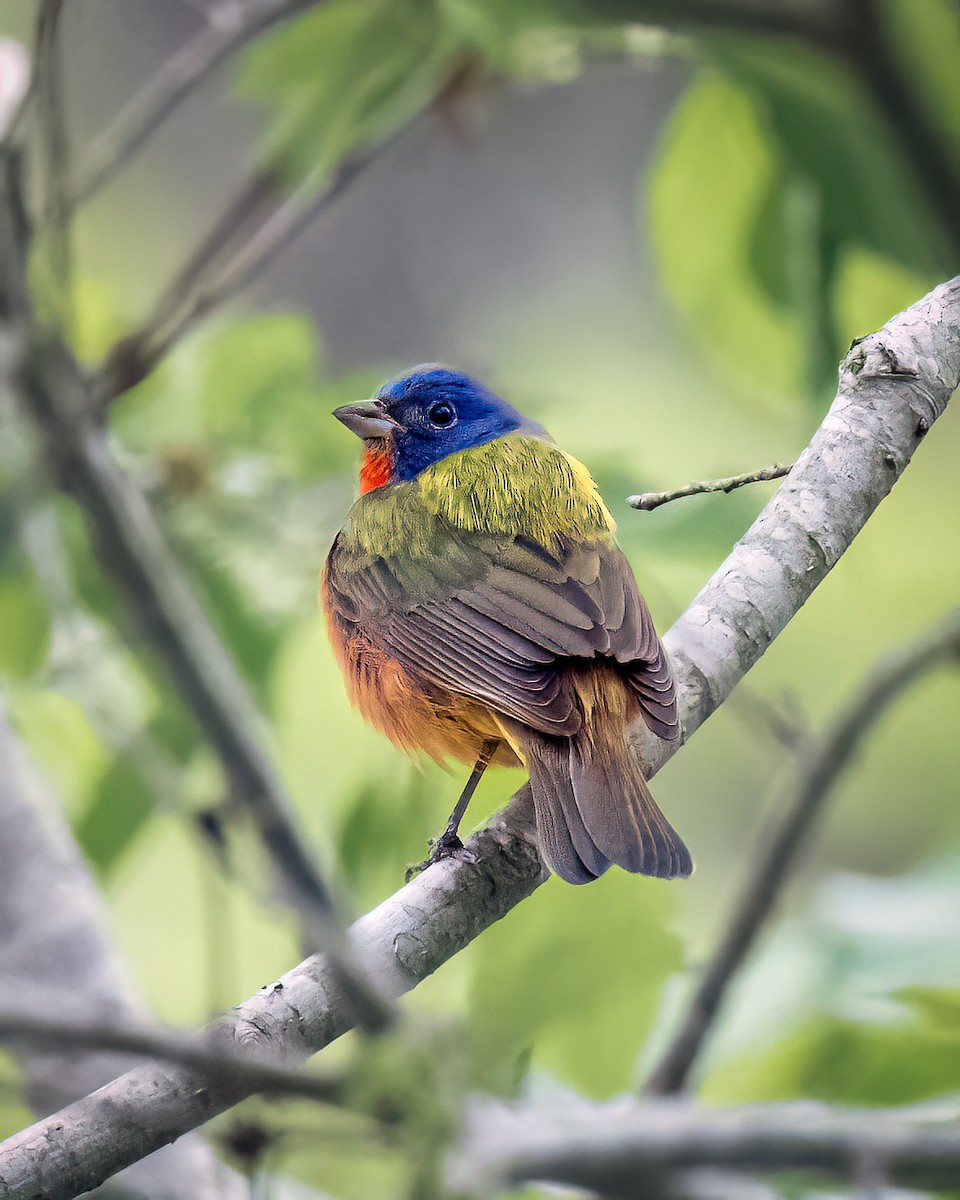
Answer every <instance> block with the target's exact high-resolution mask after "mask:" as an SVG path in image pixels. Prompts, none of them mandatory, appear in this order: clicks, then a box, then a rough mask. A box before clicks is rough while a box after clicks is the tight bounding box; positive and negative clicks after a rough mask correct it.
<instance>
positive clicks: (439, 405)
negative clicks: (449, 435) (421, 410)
mask: <svg viewBox="0 0 960 1200" xmlns="http://www.w3.org/2000/svg"><path fill="white" fill-rule="evenodd" d="M427 416H428V417H429V418H430V422H431V424H433V425H436V426H438V428H440V429H443V428H444V426H446V425H452V424H453V423H454V421H455V420H456V419H457V414H456V413H455V412H454V411H453V405H452V404H448V403H447V402H446V400H438V401H437V402H436V404H431V405H430V407H429V408H428V409H427Z"/></svg>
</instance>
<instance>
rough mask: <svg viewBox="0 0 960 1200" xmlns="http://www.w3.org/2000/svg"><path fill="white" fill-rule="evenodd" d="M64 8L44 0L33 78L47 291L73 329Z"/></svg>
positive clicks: (62, 321)
mask: <svg viewBox="0 0 960 1200" xmlns="http://www.w3.org/2000/svg"><path fill="white" fill-rule="evenodd" d="M62 14H63V0H40V6H39V8H38V10H37V34H36V52H35V67H34V78H35V87H36V103H37V117H38V123H39V128H40V158H41V163H42V168H43V185H44V192H43V200H42V202H41V205H40V217H41V230H40V232H41V239H40V245H41V248H42V249H43V250H44V251H45V259H46V261H47V263H48V264H49V277H48V279H47V285H48V286H47V291H48V295H47V296H45V299H46V300H47V303H48V305H49V308H50V311H51V312H52V313H53V315H54V320H55V323H56V324H57V326H58V327H59V328H60V329H69V328H70V282H71V271H70V236H69V221H70V214H69V211H68V207H67V197H66V178H67V171H68V170H69V155H68V142H67V130H66V116H65V105H64V97H63V69H62V63H61V56H62V46H61V41H62V38H61V36H60V19H61V16H62Z"/></svg>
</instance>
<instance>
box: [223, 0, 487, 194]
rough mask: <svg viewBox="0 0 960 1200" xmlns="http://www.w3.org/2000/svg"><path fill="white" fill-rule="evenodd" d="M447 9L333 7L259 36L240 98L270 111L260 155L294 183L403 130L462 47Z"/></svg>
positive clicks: (395, 0)
mask: <svg viewBox="0 0 960 1200" xmlns="http://www.w3.org/2000/svg"><path fill="white" fill-rule="evenodd" d="M446 7H447V6H445V5H442V4H431V3H424V2H423V0H339V3H337V2H335V3H331V4H326V5H323V6H321V7H319V8H317V9H315V10H313V11H312V12H308V13H306V14H305V15H304V16H302V17H300V18H299V19H298V20H296V21H291V22H289V23H288V24H286V25H284V26H282V27H281V28H280V29H278V30H277V31H276V32H275V33H273V34H272V35H271V36H269V37H266V38H262V39H260V40H259V41H258V43H257V44H256V45H255V46H254V48H253V50H252V51H251V52H250V53H249V54H248V56H247V58H246V60H245V61H244V63H243V66H242V67H241V69H240V72H239V74H238V77H237V92H238V93H239V95H241V96H243V97H245V98H247V99H252V100H256V101H259V102H260V103H262V104H264V105H266V106H267V107H268V108H269V109H270V110H271V111H272V113H273V121H272V124H271V128H270V132H269V134H268V139H267V147H266V154H265V157H266V158H267V159H268V160H269V161H270V162H272V163H276V164H279V165H280V166H281V167H282V168H283V169H285V170H286V171H288V172H289V173H290V174H291V175H292V176H293V177H295V178H302V177H305V176H311V175H315V174H319V173H320V172H322V170H323V169H324V168H326V167H329V166H332V165H333V164H334V163H335V162H337V161H338V160H339V159H340V158H341V157H342V156H343V155H344V154H345V153H346V152H347V151H349V150H350V149H351V148H352V147H354V146H356V145H357V144H358V143H360V142H363V141H367V140H375V139H378V138H381V137H384V136H386V135H387V134H388V133H389V132H391V131H392V130H393V129H396V128H399V127H400V126H402V125H404V124H405V123H406V122H407V121H408V120H410V118H411V117H412V116H413V115H414V114H415V113H417V112H418V111H420V110H421V109H422V108H423V107H424V106H425V105H426V104H427V103H428V102H429V101H430V100H431V99H432V97H433V96H434V95H436V93H437V92H438V90H439V89H440V86H441V85H442V83H443V80H444V78H445V76H446V75H448V74H449V73H450V71H451V68H452V66H453V65H454V63H455V61H456V57H457V55H458V54H461V53H462V52H463V50H464V40H463V37H462V35H461V33H460V32H459V30H458V28H457V23H456V21H451V20H450V19H445V15H446V14H445V11H444V10H445V9H446ZM451 7H454V8H455V6H451Z"/></svg>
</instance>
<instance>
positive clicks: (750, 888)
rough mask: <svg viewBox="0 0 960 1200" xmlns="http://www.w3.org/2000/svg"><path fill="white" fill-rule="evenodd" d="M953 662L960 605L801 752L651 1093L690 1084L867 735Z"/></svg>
mask: <svg viewBox="0 0 960 1200" xmlns="http://www.w3.org/2000/svg"><path fill="white" fill-rule="evenodd" d="M950 660H956V661H960V608H957V609H954V610H953V611H952V612H951V613H950V614H949V615H948V616H947V617H946V618H945V619H944V620H943V621H940V622H939V623H938V624H937V625H935V626H934V627H933V629H930V630H928V631H926V632H925V633H924V634H922V635H921V636H920V637H919V638H916V639H914V640H912V641H910V642H908V643H907V644H906V645H905V646H903V647H901V648H900V649H899V650H896V651H894V652H893V653H892V654H889V655H887V656H886V657H885V658H883V659H881V661H880V662H879V663H877V665H876V666H875V667H874V669H873V671H872V672H871V674H870V676H869V677H868V679H867V681H866V683H865V684H864V685H863V687H862V688H861V689H860V691H858V692H857V694H856V695H855V696H854V697H853V699H852V701H851V702H850V703H849V704H848V706H847V707H846V708H845V709H844V710H843V711H842V712H841V713H840V714H839V716H838V717H837V718H836V719H835V720H834V722H833V723H832V725H831V727H830V729H829V730H828V731H827V733H826V734H825V735H824V737H823V739H822V740H821V742H820V744H819V745H815V746H812V747H810V748H809V749H808V751H807V752H806V753H803V754H801V755H800V757H799V762H800V769H799V771H798V774H797V777H796V779H795V780H794V782H793V784H792V786H791V788H790V793H789V796H788V799H787V801H786V804H785V806H784V811H783V812H782V814H778V816H777V818H776V824H775V827H774V828H773V829H772V830H771V831H770V833H769V834H768V835H767V836H766V838H765V839H764V846H765V848H764V849H763V851H762V852H761V853H760V855H759V856H758V858H757V859H756V861H755V864H754V865H753V866H752V867H751V868H750V869H749V874H748V877H747V882H746V886H745V888H744V889H743V892H742V894H741V896H740V899H739V901H738V902H737V906H736V908H735V910H734V913H733V916H732V918H731V919H730V920H729V921H727V922H725V924H724V927H723V935H722V938H721V941H720V945H719V946H718V947H717V949H716V951H715V952H714V954H713V957H712V958H711V960H710V962H709V963H708V965H707V968H706V970H705V971H704V973H703V975H702V977H701V979H700V981H699V983H698V984H697V985H696V988H695V990H694V993H693V996H692V998H691V999H690V1001H689V1003H688V1004H687V1007H686V1010H685V1013H684V1015H683V1017H682V1019H681V1021H680V1024H679V1027H678V1029H677V1032H676V1034H675V1035H674V1037H673V1038H672V1040H671V1042H670V1044H669V1046H668V1047H667V1049H666V1051H665V1052H664V1055H663V1057H662V1058H661V1060H660V1062H659V1064H658V1065H657V1067H656V1068H655V1069H654V1071H653V1072H652V1074H651V1075H650V1078H649V1080H648V1081H647V1084H646V1087H645V1090H646V1091H647V1092H648V1093H649V1094H651V1095H666V1094H669V1093H671V1092H678V1091H681V1090H682V1089H683V1088H684V1086H685V1085H686V1083H687V1081H688V1079H689V1077H690V1072H691V1071H692V1069H693V1066H694V1064H695V1062H696V1060H697V1057H698V1055H699V1053H700V1051H701V1050H702V1048H703V1046H704V1044H705V1042H706V1040H707V1037H708V1035H709V1033H710V1031H711V1029H712V1028H713V1025H714V1022H715V1021H716V1018H717V1014H718V1013H719V1011H720V1008H721V1006H722V1004H723V1001H724V999H725V997H726V994H727V990H728V989H729V987H730V984H731V982H732V981H733V978H734V976H735V975H736V972H737V971H738V969H739V968H740V967H741V966H742V964H743V962H744V959H745V958H746V956H747V954H748V953H749V952H750V949H751V947H752V946H753V944H754V943H755V941H756V939H757V936H758V934H759V933H760V930H761V929H762V928H763V926H764V924H765V923H766V922H767V921H768V920H769V919H770V917H771V915H772V913H773V911H774V908H775V906H776V903H777V900H778V899H779V896H780V893H781V892H782V891H783V888H784V887H785V886H786V883H787V880H788V878H789V876H790V871H791V869H792V868H793V866H794V864H795V862H796V860H797V857H798V856H799V854H800V852H801V851H802V850H803V848H804V846H805V845H806V843H807V840H808V838H809V836H810V833H811V830H812V828H813V826H814V823H815V822H816V819H817V817H818V816H819V815H820V813H821V812H822V810H823V807H824V804H825V803H826V800H827V798H828V796H829V794H830V791H831V789H832V787H833V786H834V784H835V783H836V781H837V779H838V777H839V776H840V774H841V772H842V771H843V770H844V768H845V767H846V766H847V765H848V764H849V762H850V760H851V758H852V757H853V755H854V754H855V753H856V751H857V749H858V747H859V746H860V744H861V743H862V741H863V739H864V737H865V736H866V735H867V734H868V733H869V732H870V730H871V729H872V728H873V727H874V725H875V724H876V723H877V722H878V721H879V720H880V719H881V718H882V717H883V716H884V714H885V713H886V711H887V709H888V708H889V707H890V705H891V704H892V703H893V702H894V701H895V700H896V699H897V698H898V697H899V696H900V695H902V693H903V692H904V691H906V690H907V688H909V687H911V686H912V685H913V684H914V683H916V681H917V680H918V679H919V678H921V677H922V676H923V675H924V674H926V672H928V671H930V670H932V669H933V668H935V667H937V666H939V665H940V664H941V663H943V662H945V661H950Z"/></svg>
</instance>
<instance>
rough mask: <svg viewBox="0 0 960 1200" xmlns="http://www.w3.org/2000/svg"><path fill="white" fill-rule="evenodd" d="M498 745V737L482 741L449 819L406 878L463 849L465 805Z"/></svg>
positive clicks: (471, 796)
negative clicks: (427, 856)
mask: <svg viewBox="0 0 960 1200" xmlns="http://www.w3.org/2000/svg"><path fill="white" fill-rule="evenodd" d="M499 745H500V741H499V739H492V740H491V741H489V742H484V743H483V745H482V746H481V747H480V756H479V758H478V759H477V761H476V765H475V766H474V768H473V771H472V772H471V774H470V778H469V779H468V780H467V782H466V785H465V786H464V789H463V791H462V792H461V793H460V799H459V800H458V801H457V803H456V805H455V806H454V809H453V812H452V813H451V814H450V820H449V821H447V827H446V829H444V831H443V833H441V834H440V836H439V837H438V838H434V840H433V841H432V842H431V846H432V851H431V854H430V857H429V858H426V859H424V861H423V862H422V863H418V864H417V866H415V867H411V868H410V870H409V871H407V879H408V880H409V879H411V878H412V877H413V876H414V875H418V874H419V873H420V872H421V871H425V870H426V869H427V867H432V866H433V864H434V863H435V862H439V861H440V860H441V859H442V858H449V857H450V856H451V854H456V852H457V851H458V850H462V849H463V842H461V841H460V837H459V833H458V831H459V829H460V822H461V821H462V820H463V817H464V814H465V813H466V811H467V806H468V805H469V803H470V801H471V800H472V799H473V793H474V792H475V791H476V790H477V784H478V783H479V782H480V780H481V779H482V778H483V773H484V771H485V770H486V769H487V767H488V766H489V765H490V760H491V758H493V756H494V754H496V752H497V747H498V746H499Z"/></svg>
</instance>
